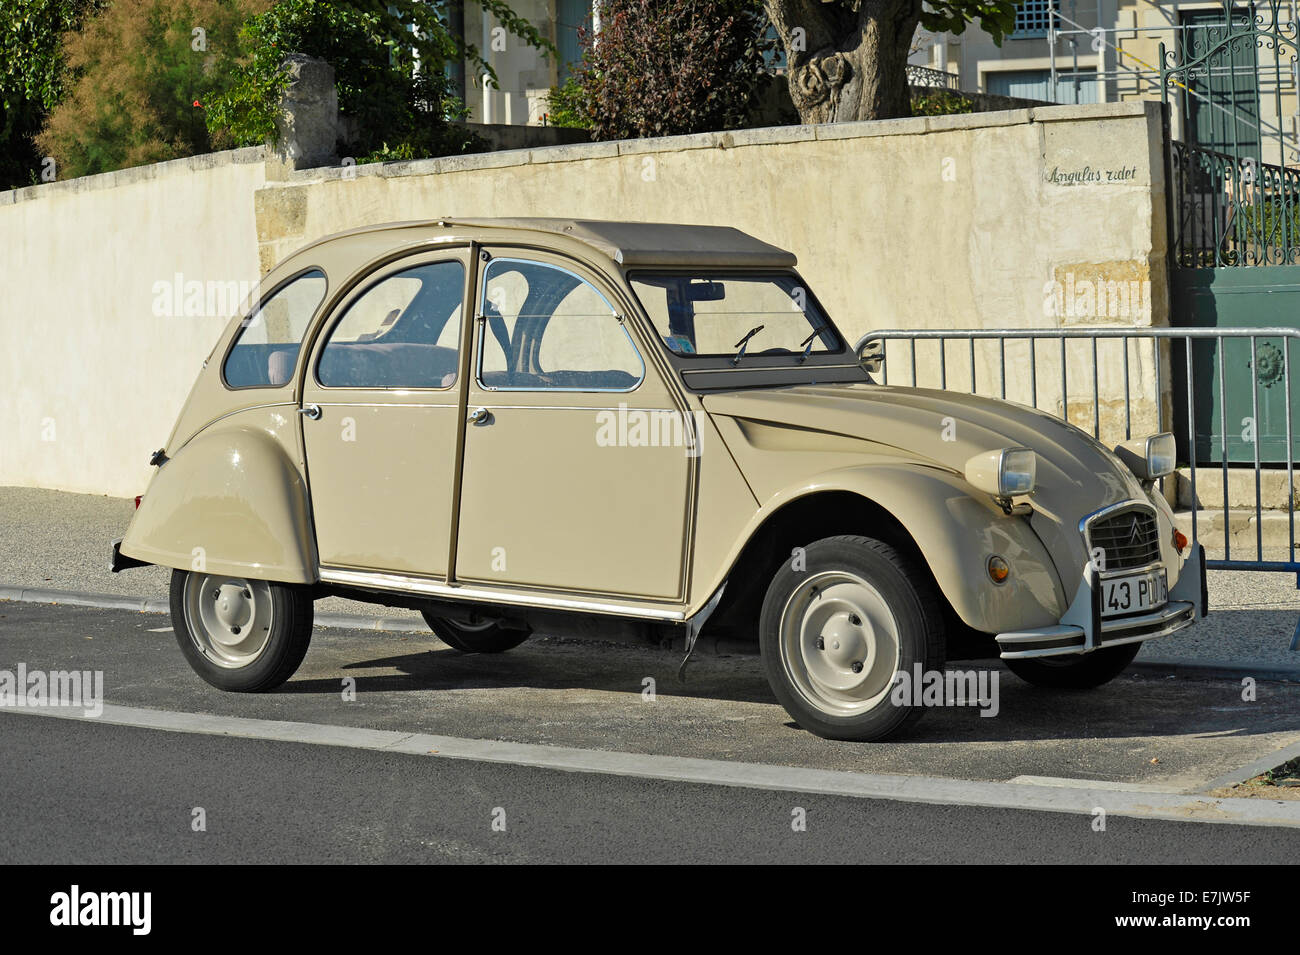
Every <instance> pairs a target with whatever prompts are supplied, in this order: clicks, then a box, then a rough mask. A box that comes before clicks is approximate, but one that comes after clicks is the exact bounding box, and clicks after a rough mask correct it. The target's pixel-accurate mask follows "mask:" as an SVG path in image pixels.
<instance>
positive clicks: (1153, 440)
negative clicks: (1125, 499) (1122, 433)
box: [1115, 431, 1177, 481]
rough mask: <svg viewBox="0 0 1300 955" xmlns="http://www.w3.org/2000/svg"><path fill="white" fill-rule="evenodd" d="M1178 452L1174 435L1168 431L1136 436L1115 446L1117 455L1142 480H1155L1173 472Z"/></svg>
mask: <svg viewBox="0 0 1300 955" xmlns="http://www.w3.org/2000/svg"><path fill="white" fill-rule="evenodd" d="M1176 454H1177V447H1176V445H1175V443H1174V436H1173V434H1171V433H1170V432H1168V431H1162V432H1160V433H1159V434H1153V435H1151V436H1149V437H1146V438H1134V439H1132V440H1131V441H1125V442H1124V443H1123V444H1121V445H1119V446H1118V447H1117V448H1115V456H1116V457H1118V458H1119V459H1120V460H1121V461H1123V462H1124V464H1125V466H1127V467H1128V469H1129V470H1130V471H1132V472H1133V473H1134V474H1135V475H1137V477H1138V479H1139V480H1141V481H1154V480H1156V479H1157V478H1162V477H1164V476H1165V475H1166V474H1173V473H1174V466H1175V464H1176V463H1177V462H1176V460H1175V455H1176Z"/></svg>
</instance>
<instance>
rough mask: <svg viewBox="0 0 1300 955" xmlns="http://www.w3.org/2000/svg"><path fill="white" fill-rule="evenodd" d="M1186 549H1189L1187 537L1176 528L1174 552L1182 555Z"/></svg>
mask: <svg viewBox="0 0 1300 955" xmlns="http://www.w3.org/2000/svg"><path fill="white" fill-rule="evenodd" d="M1185 547H1187V535H1186V534H1184V533H1183V532H1182V531H1180V530H1179V529H1178V528H1176V527H1175V528H1174V550H1176V551H1178V553H1180V554H1181V553H1182V552H1183V549H1184V548H1185Z"/></svg>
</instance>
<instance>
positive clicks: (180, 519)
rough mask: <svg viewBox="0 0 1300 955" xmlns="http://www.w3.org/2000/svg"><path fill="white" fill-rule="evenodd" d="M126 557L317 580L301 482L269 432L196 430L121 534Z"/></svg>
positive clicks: (304, 581)
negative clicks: (122, 534) (124, 532)
mask: <svg viewBox="0 0 1300 955" xmlns="http://www.w3.org/2000/svg"><path fill="white" fill-rule="evenodd" d="M121 551H122V553H123V554H125V555H127V556H128V557H133V558H135V559H137V560H142V561H146V562H147V563H150V564H157V565H159V566H162V567H175V568H179V569H182V570H193V571H200V572H204V573H211V574H229V575H230V576H232V577H246V578H250V579H257V580H274V581H279V582H282V583H293V584H307V583H314V582H316V581H317V579H318V575H317V562H316V547H315V542H314V535H313V534H312V527H311V512H310V508H309V505H308V498H307V487H306V484H305V482H304V481H303V476H302V474H301V473H300V472H299V470H298V468H297V466H296V465H295V464H294V463H293V461H291V460H290V459H289V457H288V456H287V455H286V454H285V452H284V449H283V447H282V446H281V445H280V444H279V443H278V442H277V441H276V440H275V439H274V438H273V437H272V436H270V435H269V434H267V433H266V432H264V431H259V430H256V429H253V428H248V427H239V426H232V427H227V428H215V429H212V430H209V431H205V432H204V433H202V434H200V435H199V436H197V437H196V438H194V439H193V440H192V441H190V442H189V443H188V444H186V445H185V446H184V447H183V448H181V449H180V450H179V451H178V452H177V453H176V456H175V457H173V458H171V459H170V460H168V461H167V462H166V463H165V464H163V465H162V467H161V468H159V470H158V473H156V474H155V475H154V477H153V480H152V481H151V482H150V484H149V489H148V491H147V492H146V493H145V495H144V497H143V499H142V500H141V502H140V508H139V510H137V511H136V512H135V517H134V518H133V519H132V521H131V525H130V527H128V528H127V532H126V536H125V537H124V538H123V539H122V544H121Z"/></svg>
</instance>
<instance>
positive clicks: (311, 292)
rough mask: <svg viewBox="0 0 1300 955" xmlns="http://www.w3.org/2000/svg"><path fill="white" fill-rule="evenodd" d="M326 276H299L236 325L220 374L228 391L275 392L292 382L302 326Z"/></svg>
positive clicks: (321, 294)
mask: <svg viewBox="0 0 1300 955" xmlns="http://www.w3.org/2000/svg"><path fill="white" fill-rule="evenodd" d="M325 286H326V281H325V273H324V272H322V271H320V269H312V270H311V271H309V272H303V273H302V274H301V275H299V276H298V277H297V278H294V279H291V280H290V281H289V282H288V284H286V285H282V286H280V287H279V288H278V289H276V290H275V291H274V292H273V293H271V297H270V298H268V299H266V300H265V301H263V302H262V303H261V305H260V306H259V307H258V308H257V310H256V311H254V312H253V313H252V314H251V315H249V316H248V317H247V318H245V319H244V320H243V322H241V323H240V329H239V335H238V336H236V338H235V344H234V347H232V348H231V349H230V354H229V355H227V356H226V364H225V366H224V367H223V368H222V373H223V375H224V376H225V379H226V384H227V385H229V386H230V387H231V388H278V387H280V386H281V385H285V384H288V383H289V380H290V379H291V378H293V370H294V367H295V366H296V365H297V364H298V349H299V348H300V347H302V337H303V335H304V334H306V332H307V325H308V323H309V322H310V321H311V317H312V315H314V314H315V313H316V309H317V307H319V305H320V303H321V300H322V299H323V298H325Z"/></svg>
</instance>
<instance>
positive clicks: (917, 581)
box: [759, 537, 943, 741]
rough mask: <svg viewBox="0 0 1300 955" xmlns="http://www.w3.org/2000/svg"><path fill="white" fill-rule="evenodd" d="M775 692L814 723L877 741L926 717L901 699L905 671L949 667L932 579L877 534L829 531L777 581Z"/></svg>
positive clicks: (768, 646) (771, 659)
mask: <svg viewBox="0 0 1300 955" xmlns="http://www.w3.org/2000/svg"><path fill="white" fill-rule="evenodd" d="M759 647H760V649H761V651H762V655H763V667H764V669H765V670H766V671H767V678H768V682H769V683H770V684H771V686H772V692H773V693H774V694H776V698H777V699H778V700H779V701H780V702H781V705H782V706H784V707H785V709H786V712H788V713H789V714H790V715H791V716H792V717H794V719H795V721H796V722H797V723H798V724H799V725H800V726H802V727H803V728H804V729H806V730H809V731H811V732H813V733H816V734H817V735H818V736H824V737H826V738H828V739H844V740H857V741H876V740H883V739H886V738H888V737H890V736H893V735H895V734H897V733H898V732H900V731H901V730H903V729H904V728H905V727H907V726H908V725H910V724H911V723H913V722H915V721H916V720H917V719H919V718H920V716H921V713H922V708H921V707H920V706H918V705H915V704H914V702H913V701H912V700H906V701H903V702H896V700H895V699H894V696H895V694H894V693H893V692H892V690H893V688H894V684H895V674H896V673H899V672H900V671H901V672H904V673H909V674H910V673H912V672H913V671H914V668H915V667H916V666H917V665H918V664H919V665H920V667H921V669H922V670H923V671H931V670H937V669H939V668H940V667H941V666H942V665H943V626H942V617H941V615H940V613H939V600H938V596H937V594H936V593H935V592H934V585H933V583H932V582H931V580H930V578H929V576H928V575H927V574H926V573H925V572H924V570H922V569H921V568H920V567H918V566H916V565H914V564H913V563H912V562H911V561H909V560H908V559H907V558H906V556H905V555H904V554H902V553H900V552H899V551H898V550H897V549H895V548H894V547H891V546H890V545H888V544H885V543H883V542H881V541H878V540H874V539H872V538H869V537H828V538H825V539H823V540H819V541H816V542H815V543H812V544H810V545H808V547H807V548H805V549H804V551H803V556H802V560H801V561H800V562H799V563H797V564H796V563H795V562H794V561H786V562H785V563H783V564H782V565H781V569H780V570H778V571H777V573H776V575H775V576H774V577H773V578H772V583H771V585H770V586H769V587H768V590H767V597H766V598H765V599H764V601H763V610H762V615H761V617H760V620H759Z"/></svg>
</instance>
